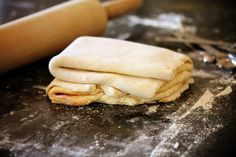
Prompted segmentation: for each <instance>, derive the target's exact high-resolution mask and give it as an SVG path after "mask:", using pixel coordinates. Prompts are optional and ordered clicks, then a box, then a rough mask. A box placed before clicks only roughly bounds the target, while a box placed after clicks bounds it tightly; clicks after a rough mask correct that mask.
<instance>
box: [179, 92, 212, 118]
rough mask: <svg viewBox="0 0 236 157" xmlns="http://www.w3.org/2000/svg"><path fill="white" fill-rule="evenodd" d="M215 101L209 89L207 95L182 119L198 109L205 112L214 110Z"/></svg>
mask: <svg viewBox="0 0 236 157" xmlns="http://www.w3.org/2000/svg"><path fill="white" fill-rule="evenodd" d="M213 101H214V95H213V94H212V93H211V92H210V91H209V89H207V90H206V91H205V93H204V94H203V95H202V96H201V97H200V98H199V99H198V101H197V102H196V103H195V104H194V105H193V106H192V107H191V108H190V109H189V110H188V111H187V112H186V113H185V114H183V115H182V116H181V117H180V119H181V118H184V117H186V116H187V115H189V114H190V113H191V112H192V111H193V110H195V109H196V108H199V107H202V108H203V109H205V110H209V109H211V108H212V102H213Z"/></svg>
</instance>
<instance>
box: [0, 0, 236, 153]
mask: <svg viewBox="0 0 236 157" xmlns="http://www.w3.org/2000/svg"><path fill="white" fill-rule="evenodd" d="M59 2H62V0H61V1H60V0H50V1H43V0H37V1H30V0H27V1H26V0H24V1H23V0H17V1H16V0H0V9H1V10H0V12H1V14H0V15H1V16H0V21H1V23H5V22H6V21H10V20H13V19H15V18H18V17H20V16H23V15H26V14H30V13H32V12H35V11H37V10H40V9H42V8H45V7H48V6H52V5H54V4H57V3H59ZM160 15H161V16H160ZM140 18H141V19H142V20H140ZM144 18H145V19H144ZM168 18H169V19H168ZM144 21H145V22H144ZM166 23H167V24H166ZM235 30H236V10H235V9H234V7H233V5H232V2H231V1H223V0H222V1H220V0H218V1H215V0H214V1H213V0H207V1H203V0H194V1H191V2H190V1H187V0H180V1H178V2H176V1H174V0H158V1H156V0H146V1H145V4H144V6H143V7H142V8H141V9H140V10H139V11H137V12H134V13H133V15H132V16H124V17H121V18H118V19H116V20H114V21H113V22H110V23H109V26H108V30H107V32H106V34H105V36H108V37H114V38H120V39H127V40H131V41H137V42H142V43H147V44H152V45H159V46H163V47H167V48H170V49H173V50H177V51H181V52H183V53H186V54H187V55H189V56H190V57H191V58H192V59H193V60H194V65H195V71H194V74H193V75H194V79H195V83H194V84H193V85H192V86H191V87H190V89H189V90H187V91H186V92H184V93H183V95H182V96H181V97H180V99H178V100H177V101H175V102H172V103H157V104H153V105H146V104H145V105H140V106H137V107H128V106H122V105H121V106H118V105H114V106H111V105H105V104H99V103H94V104H91V105H89V106H84V107H67V106H63V105H54V104H51V103H50V101H49V100H48V98H47V97H46V94H45V90H44V88H45V87H46V86H47V85H48V84H49V83H50V81H51V80H52V79H53V77H52V76H51V75H50V73H49V71H48V67H47V65H48V61H49V60H50V58H51V57H49V58H46V59H44V60H41V61H38V62H36V63H33V64H30V65H27V66H24V67H22V68H19V69H16V70H14V71H11V72H8V73H6V74H3V75H1V78H0V102H1V107H0V156H1V157H9V156H20V157H27V156H30V157H32V156H69V157H70V156H71V157H72V156H73V157H80V156H107V157H110V156H127V157H133V156H140V157H143V156H150V157H154V156H182V157H184V156H193V157H198V156H230V153H234V152H235V150H234V148H235V144H236V92H235V89H236V79H235V74H232V71H228V70H227V71H226V70H222V69H219V68H218V67H217V66H216V65H214V64H204V63H202V62H201V61H199V56H200V55H199V54H198V53H196V52H193V51H192V50H191V49H189V48H187V47H186V46H185V45H183V44H173V43H167V42H157V41H155V38H156V37H167V36H168V37H169V36H173V34H174V35H176V34H177V35H183V34H184V35H186V34H187V33H189V34H192V35H196V36H200V37H204V38H207V39H212V40H221V41H228V42H235V41H236V34H235ZM219 93H221V94H219Z"/></svg>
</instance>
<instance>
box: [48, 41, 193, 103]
mask: <svg viewBox="0 0 236 157" xmlns="http://www.w3.org/2000/svg"><path fill="white" fill-rule="evenodd" d="M192 69H193V64H192V61H191V59H190V58H189V57H187V56H186V55H183V54H179V53H176V52H174V51H171V50H168V49H164V48H160V47H155V46H148V45H144V44H139V43H134V42H128V41H122V40H117V39H108V38H101V37H80V38H78V39H76V40H75V41H74V42H73V43H72V44H71V45H69V46H68V47H67V48H66V49H65V50H64V51H63V52H62V53H60V54H59V55H57V56H55V57H53V58H52V59H51V61H50V63H49V70H50V72H51V74H52V75H53V76H54V77H55V79H54V80H53V81H52V82H51V84H50V85H49V86H48V88H47V94H48V96H49V98H50V99H51V100H52V102H53V103H62V104H66V105H72V106H79V105H87V104H90V103H92V102H102V103H107V104H123V105H130V106H133V105H137V104H143V103H154V102H156V101H159V102H169V101H173V100H175V99H176V98H178V97H180V94H181V93H182V92H183V91H184V90H186V89H188V87H189V84H190V83H193V79H192V78H191V71H192Z"/></svg>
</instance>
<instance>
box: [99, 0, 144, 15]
mask: <svg viewBox="0 0 236 157" xmlns="http://www.w3.org/2000/svg"><path fill="white" fill-rule="evenodd" d="M142 3H143V1H142V0H110V1H107V2H104V3H102V6H103V8H104V9H105V10H106V12H107V16H108V19H113V18H116V17H119V16H121V15H124V14H126V13H128V12H130V11H132V10H135V9H137V8H138V7H140V6H141V5H142Z"/></svg>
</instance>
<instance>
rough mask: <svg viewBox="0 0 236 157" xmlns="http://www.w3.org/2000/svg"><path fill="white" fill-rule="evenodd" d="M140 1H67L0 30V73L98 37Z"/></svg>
mask: <svg viewBox="0 0 236 157" xmlns="http://www.w3.org/2000/svg"><path fill="white" fill-rule="evenodd" d="M141 4H142V0H111V1H107V2H105V3H100V2H99V1H98V0H71V1H67V2H65V3H62V4H59V5H56V6H54V7H51V8H48V9H45V10H43V11H40V12H38V13H35V14H32V15H29V16H26V17H23V18H20V19H18V20H15V21H12V22H9V23H7V24H4V25H1V26H0V73H3V72H6V71H8V70H11V69H14V68H16V67H19V66H22V65H26V64H28V63H31V62H34V61H36V60H39V59H42V58H44V57H47V56H49V55H52V54H54V53H57V52H59V51H60V50H62V49H63V48H65V47H66V46H67V45H68V44H70V43H71V42H72V41H73V40H74V39H76V38H77V37H78V36H84V35H90V36H98V35H102V34H103V33H104V31H105V29H106V25H107V22H108V20H109V19H112V18H115V17H118V16H121V15H123V14H125V13H127V12H129V11H131V10H134V9H136V8H138V7H139V6H141Z"/></svg>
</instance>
